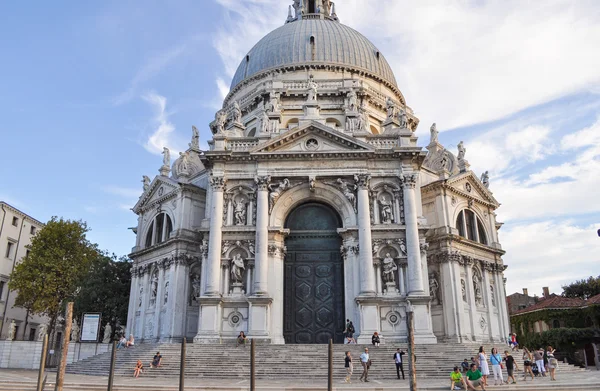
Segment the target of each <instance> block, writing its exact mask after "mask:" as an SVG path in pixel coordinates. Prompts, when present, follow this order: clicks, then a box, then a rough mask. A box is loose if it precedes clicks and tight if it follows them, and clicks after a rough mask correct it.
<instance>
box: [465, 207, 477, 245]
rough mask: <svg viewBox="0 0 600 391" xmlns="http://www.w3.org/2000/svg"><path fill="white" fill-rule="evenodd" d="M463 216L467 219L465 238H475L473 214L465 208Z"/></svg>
mask: <svg viewBox="0 0 600 391" xmlns="http://www.w3.org/2000/svg"><path fill="white" fill-rule="evenodd" d="M465 218H466V220H467V221H466V223H467V238H468V239H470V240H477V238H476V237H475V214H474V213H473V212H471V211H470V210H465Z"/></svg>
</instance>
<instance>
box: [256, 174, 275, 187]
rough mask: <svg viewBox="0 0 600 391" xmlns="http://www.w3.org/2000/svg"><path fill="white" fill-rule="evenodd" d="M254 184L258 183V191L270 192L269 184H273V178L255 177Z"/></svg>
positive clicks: (268, 176)
mask: <svg viewBox="0 0 600 391" xmlns="http://www.w3.org/2000/svg"><path fill="white" fill-rule="evenodd" d="M254 182H256V186H257V187H258V190H269V183H271V176H270V175H267V176H255V177H254Z"/></svg>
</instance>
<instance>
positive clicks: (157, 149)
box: [142, 92, 185, 157]
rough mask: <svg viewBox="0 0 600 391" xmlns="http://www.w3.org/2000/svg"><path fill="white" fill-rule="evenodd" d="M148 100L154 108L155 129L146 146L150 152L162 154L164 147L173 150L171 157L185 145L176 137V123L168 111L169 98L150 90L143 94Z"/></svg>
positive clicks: (143, 97)
mask: <svg viewBox="0 0 600 391" xmlns="http://www.w3.org/2000/svg"><path fill="white" fill-rule="evenodd" d="M142 99H144V100H145V101H146V102H148V103H149V104H150V105H152V106H153V108H154V112H155V115H154V118H153V121H152V122H153V124H154V125H153V127H154V131H153V132H152V134H151V135H150V137H149V138H148V141H147V142H146V143H145V144H144V148H146V150H147V151H148V152H151V153H153V154H156V155H160V154H161V153H162V152H163V147H167V148H169V149H170V150H171V157H174V156H176V153H177V152H178V151H183V150H184V149H185V147H184V146H183V144H182V143H181V142H180V141H178V140H176V138H175V125H173V124H172V123H171V122H170V121H169V113H168V112H167V98H165V97H164V96H162V95H159V94H157V93H156V92H148V93H146V94H144V95H143V96H142Z"/></svg>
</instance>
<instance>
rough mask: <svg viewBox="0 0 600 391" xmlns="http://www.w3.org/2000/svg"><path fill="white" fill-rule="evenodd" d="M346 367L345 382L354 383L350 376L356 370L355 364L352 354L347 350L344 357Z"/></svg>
mask: <svg viewBox="0 0 600 391" xmlns="http://www.w3.org/2000/svg"><path fill="white" fill-rule="evenodd" d="M344 361H345V364H344V367H345V368H346V379H345V382H346V383H352V382H351V381H350V378H351V377H352V372H353V371H354V366H353V365H352V354H350V351H347V352H346V357H344Z"/></svg>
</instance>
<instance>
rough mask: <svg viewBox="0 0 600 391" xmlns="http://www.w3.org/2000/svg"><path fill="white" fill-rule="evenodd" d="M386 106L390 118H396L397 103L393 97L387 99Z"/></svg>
mask: <svg viewBox="0 0 600 391" xmlns="http://www.w3.org/2000/svg"><path fill="white" fill-rule="evenodd" d="M385 106H386V108H387V117H388V119H391V118H394V115H395V114H396V104H395V103H394V101H393V100H392V98H390V97H388V98H387V100H386V101H385Z"/></svg>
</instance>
